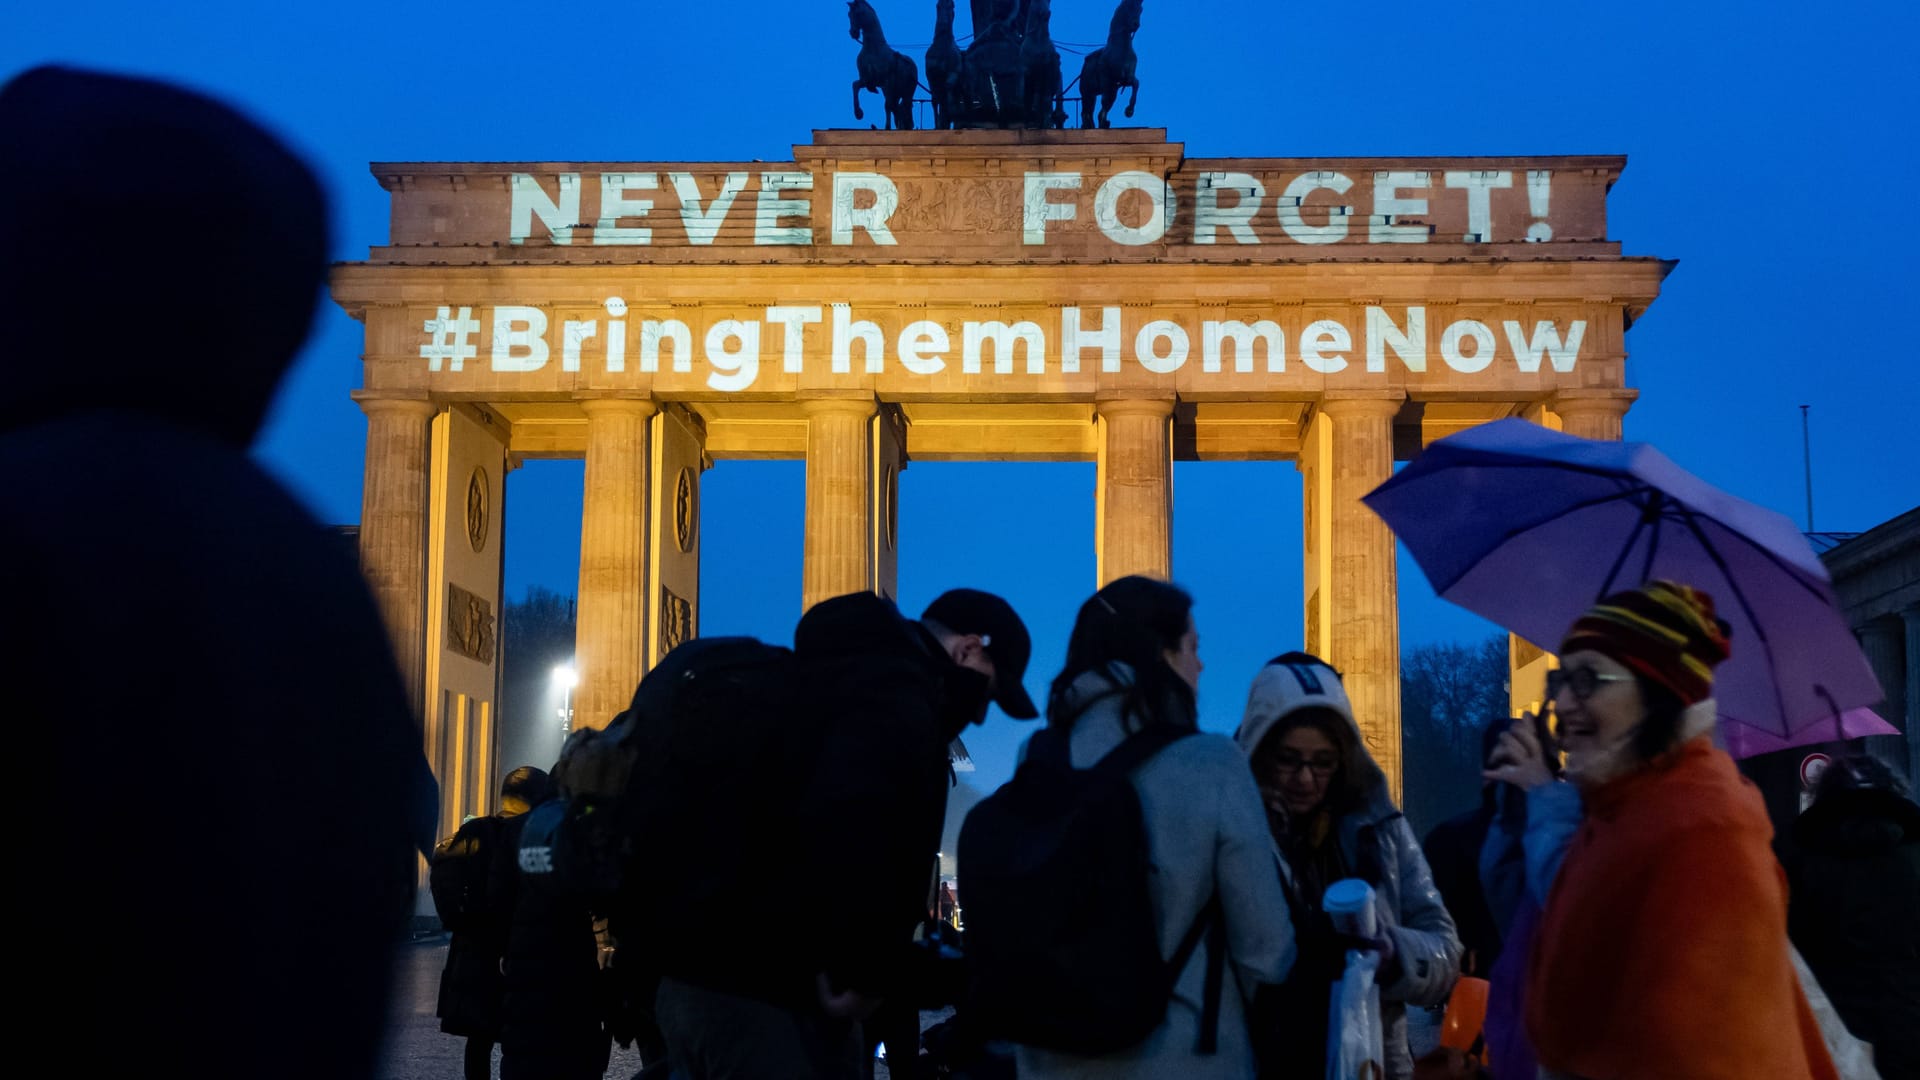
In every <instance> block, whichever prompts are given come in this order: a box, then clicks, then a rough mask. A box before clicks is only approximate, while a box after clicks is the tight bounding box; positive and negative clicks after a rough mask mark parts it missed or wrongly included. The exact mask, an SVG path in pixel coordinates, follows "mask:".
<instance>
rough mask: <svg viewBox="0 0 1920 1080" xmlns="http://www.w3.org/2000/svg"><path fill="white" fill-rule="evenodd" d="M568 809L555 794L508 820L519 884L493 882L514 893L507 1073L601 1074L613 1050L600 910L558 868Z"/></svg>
mask: <svg viewBox="0 0 1920 1080" xmlns="http://www.w3.org/2000/svg"><path fill="white" fill-rule="evenodd" d="M564 810H565V804H564V803H563V802H561V801H559V800H555V801H552V802H548V803H544V804H542V805H541V806H539V807H536V808H534V810H533V811H532V812H531V813H526V814H521V815H519V816H517V817H512V818H508V819H506V820H505V821H504V822H502V823H501V830H500V832H501V838H502V839H503V840H504V841H505V842H506V843H507V844H508V845H510V846H511V848H512V849H513V851H514V854H515V862H516V864H517V865H516V867H515V868H514V869H512V870H509V871H508V873H509V874H512V875H513V876H515V877H517V884H514V885H512V886H508V885H506V884H505V883H504V882H500V883H495V884H493V885H492V886H491V887H490V888H489V892H490V893H497V892H503V891H505V890H507V889H509V888H511V891H512V893H513V915H512V919H511V921H510V924H509V930H508V934H507V959H506V998H505V1002H504V1005H503V1009H502V1018H503V1023H502V1025H501V1031H500V1075H501V1080H589V1078H591V1080H598V1077H599V1076H600V1075H601V1074H602V1073H603V1072H605V1071H606V1068H607V1060H608V1056H609V1053H610V1051H611V1046H610V1042H611V1040H610V1039H609V1038H608V1037H607V1035H606V1033H605V1031H604V1030H603V1029H602V1019H603V1016H604V1001H603V992H604V989H605V987H606V983H605V981H604V978H603V976H602V973H601V969H600V945H599V942H598V941H597V940H596V939H595V937H594V930H593V914H592V912H591V911H589V910H588V908H587V904H586V901H585V900H584V899H583V898H582V897H581V896H580V895H579V894H578V893H577V892H575V891H573V890H571V889H569V888H567V887H566V886H565V885H564V884H563V883H562V882H560V881H559V880H557V875H556V874H555V873H554V872H553V860H552V848H551V841H552V833H551V829H552V827H553V823H554V822H555V821H557V820H558V818H559V816H560V815H561V814H562V813H564ZM543 828H544V829H546V830H548V831H546V832H542V831H541V830H542V829H543ZM529 830H533V831H532V832H529Z"/></svg>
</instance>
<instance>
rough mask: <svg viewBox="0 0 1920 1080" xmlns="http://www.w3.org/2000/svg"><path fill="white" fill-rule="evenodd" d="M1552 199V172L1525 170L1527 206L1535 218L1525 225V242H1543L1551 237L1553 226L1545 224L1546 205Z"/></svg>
mask: <svg viewBox="0 0 1920 1080" xmlns="http://www.w3.org/2000/svg"><path fill="white" fill-rule="evenodd" d="M1552 201H1553V173H1552V172H1550V171H1548V170H1546V169H1528V170H1527V208H1528V209H1529V210H1531V211H1533V216H1534V217H1535V218H1536V219H1537V220H1535V221H1534V223H1533V224H1531V225H1529V226H1527V242H1528V243H1530V244H1544V243H1546V242H1547V241H1549V240H1551V239H1553V226H1551V225H1549V224H1547V207H1548V206H1549V205H1550V204H1551V203H1552Z"/></svg>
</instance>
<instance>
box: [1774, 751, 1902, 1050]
mask: <svg viewBox="0 0 1920 1080" xmlns="http://www.w3.org/2000/svg"><path fill="white" fill-rule="evenodd" d="M1905 789H1906V785H1905V784H1903V783H1902V782H1901V781H1900V778H1899V777H1898V776H1897V775H1895V774H1894V772H1893V771H1892V770H1891V769H1888V768H1887V767H1886V766H1885V765H1883V764H1881V763H1880V762H1879V761H1878V760H1876V759H1874V758H1872V757H1868V756H1866V755H1863V754H1856V755H1849V756H1847V757H1843V758H1841V759H1839V760H1838V761H1835V762H1834V763H1833V764H1832V765H1831V766H1829V767H1828V769H1827V771H1826V772H1825V773H1823V774H1822V775H1821V777H1820V785H1819V792H1818V795H1817V797H1816V798H1815V799H1814V801H1813V805H1812V806H1810V807H1808V808H1807V812H1806V813H1804V814H1801V815H1800V817H1799V818H1798V819H1796V820H1795V821H1794V823H1793V825H1792V826H1791V827H1790V828H1788V829H1787V831H1786V832H1785V834H1784V835H1782V836H1781V837H1780V838H1779V839H1777V840H1775V841H1774V850H1775V851H1776V852H1777V853H1778V854H1779V857H1780V864H1781V865H1782V866H1783V867H1785V869H1786V871H1787V897H1788V901H1787V933H1788V935H1789V936H1791V937H1792V939H1793V943H1794V944H1795V945H1796V946H1798V947H1799V949H1800V954H1801V955H1802V956H1803V957H1805V958H1806V961H1807V966H1808V967H1810V968H1812V969H1813V974H1814V976H1815V977H1816V978H1818V979H1819V980H1820V986H1821V988H1822V989H1824V990H1825V991H1826V992H1827V997H1828V998H1829V999H1830V1000H1831V1001H1832V1002H1833V1006H1834V1008H1835V1009H1837V1010H1838V1011H1839V1013H1840V1018H1841V1019H1842V1020H1843V1021H1845V1022H1846V1026H1847V1030H1848V1031H1851V1032H1853V1034H1855V1035H1857V1036H1859V1037H1860V1038H1862V1039H1865V1040H1866V1041H1868V1042H1870V1043H1872V1044H1873V1056H1874V1064H1875V1065H1876V1066H1877V1067H1878V1068H1879V1070H1880V1075H1881V1076H1883V1077H1887V1078H1889V1080H1891V1078H1892V1077H1896V1076H1920V806H1916V805H1914V802H1913V800H1911V799H1909V798H1907V797H1906V790H1905Z"/></svg>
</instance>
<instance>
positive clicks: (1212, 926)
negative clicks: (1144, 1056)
mask: <svg viewBox="0 0 1920 1080" xmlns="http://www.w3.org/2000/svg"><path fill="white" fill-rule="evenodd" d="M1226 921H1227V919H1226V909H1225V908H1223V907H1221V906H1220V897H1219V894H1217V893H1216V894H1215V895H1214V898H1213V899H1212V900H1209V901H1207V906H1206V907H1204V908H1202V909H1200V914H1199V916H1198V917H1196V918H1195V919H1194V920H1193V926H1192V927H1191V928H1189V929H1188V930H1187V936H1186V937H1184V938H1182V939H1180V948H1179V949H1177V950H1175V951H1174V954H1173V957H1172V958H1171V959H1170V960H1168V961H1167V974H1168V977H1169V980H1172V979H1178V978H1179V977H1180V973H1181V972H1183V971H1185V970H1187V963H1188V962H1189V961H1191V960H1192V959H1193V953H1194V950H1195V949H1198V948H1199V947H1200V941H1201V939H1202V938H1204V939H1206V943H1207V982H1206V989H1205V990H1204V991H1203V992H1202V995H1201V1002H1200V1038H1199V1040H1198V1041H1197V1042H1196V1043H1195V1044H1194V1048H1193V1049H1194V1052H1195V1053H1198V1054H1211V1053H1213V1052H1214V1051H1216V1050H1218V1049H1219V1045H1220V993H1221V984H1222V982H1223V980H1224V978H1225V975H1226V966H1227V965H1226V959H1227V956H1226V953H1227V932H1226V931H1227V927H1226ZM1168 989H1169V991H1171V989H1172V987H1171V986H1169V987H1168Z"/></svg>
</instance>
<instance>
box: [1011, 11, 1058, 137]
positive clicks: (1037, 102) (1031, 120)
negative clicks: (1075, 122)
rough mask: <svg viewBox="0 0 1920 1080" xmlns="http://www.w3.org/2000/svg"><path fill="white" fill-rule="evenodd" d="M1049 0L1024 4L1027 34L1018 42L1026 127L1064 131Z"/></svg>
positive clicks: (1056, 51)
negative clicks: (1052, 128) (1061, 129)
mask: <svg viewBox="0 0 1920 1080" xmlns="http://www.w3.org/2000/svg"><path fill="white" fill-rule="evenodd" d="M1052 22H1053V2H1052V0H1027V32H1026V36H1025V37H1024V38H1022V39H1021V42H1020V65H1021V67H1022V68H1024V69H1025V80H1024V85H1023V86H1022V87H1021V90H1022V96H1023V97H1024V98H1025V102H1024V104H1025V108H1024V110H1023V111H1024V112H1025V114H1026V115H1025V117H1024V119H1025V121H1026V125H1027V126H1028V127H1037V128H1045V127H1055V128H1057V127H1064V126H1066V123H1067V110H1066V107H1065V105H1064V103H1063V98H1064V96H1065V93H1066V92H1065V90H1064V89H1063V88H1062V87H1061V85H1060V50H1058V49H1056V48H1054V47H1053V28H1052Z"/></svg>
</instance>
